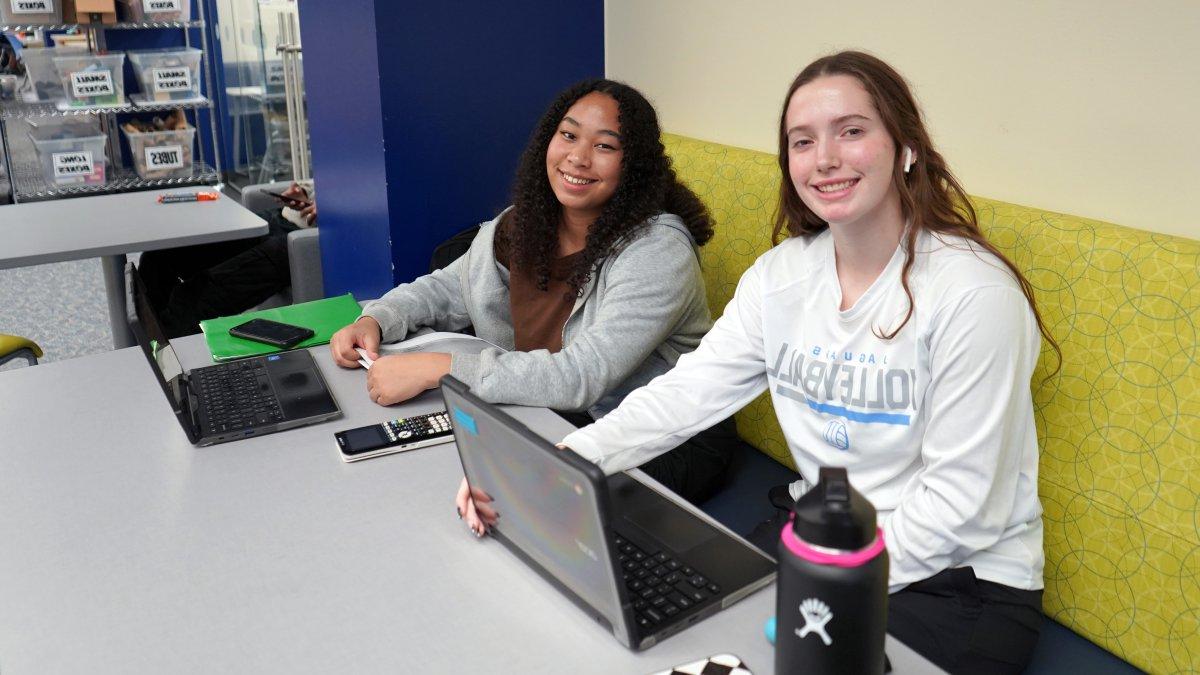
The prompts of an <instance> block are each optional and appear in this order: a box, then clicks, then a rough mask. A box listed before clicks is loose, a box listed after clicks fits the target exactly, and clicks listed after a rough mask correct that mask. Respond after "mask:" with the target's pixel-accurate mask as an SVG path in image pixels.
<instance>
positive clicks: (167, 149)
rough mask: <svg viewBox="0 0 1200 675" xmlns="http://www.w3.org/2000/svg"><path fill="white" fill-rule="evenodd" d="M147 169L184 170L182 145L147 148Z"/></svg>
mask: <svg viewBox="0 0 1200 675" xmlns="http://www.w3.org/2000/svg"><path fill="white" fill-rule="evenodd" d="M146 168H147V169H149V170H150V171H156V170H162V169H182V168H183V146H182V145H159V146H156V147H153V148H146Z"/></svg>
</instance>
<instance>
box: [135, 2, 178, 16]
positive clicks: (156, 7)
mask: <svg viewBox="0 0 1200 675" xmlns="http://www.w3.org/2000/svg"><path fill="white" fill-rule="evenodd" d="M182 10H183V8H182V7H180V2H179V0H142V11H144V12H149V13H153V12H179V11H182Z"/></svg>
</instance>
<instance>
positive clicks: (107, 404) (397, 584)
mask: <svg viewBox="0 0 1200 675" xmlns="http://www.w3.org/2000/svg"><path fill="white" fill-rule="evenodd" d="M164 208H165V207H164ZM176 346H177V348H178V349H179V351H180V355H181V357H182V359H183V361H184V363H185V364H187V365H188V366H190V367H194V366H196V365H200V364H203V363H206V362H208V359H207V353H206V352H205V350H204V343H203V340H202V339H201V338H200V337H199V336H195V337H191V338H186V339H184V340H181V341H179V343H178V344H177V345H176ZM314 355H315V356H316V358H317V362H318V364H319V365H320V367H321V370H322V372H323V373H324V375H325V377H326V378H327V380H328V382H329V384H330V387H331V388H332V390H333V392H334V396H335V397H336V398H337V400H338V402H339V404H340V405H341V407H342V409H343V411H344V412H345V417H343V418H341V419H339V420H335V421H333V422H328V423H325V424H320V425H316V426H311V427H306V428H303V429H296V430H292V431H288V432H284V433H278V434H269V435H266V436H261V437H256V438H250V439H247V440H244V441H238V442H234V443H226V444H223V445H217V446H212V447H208V448H195V447H193V446H192V445H190V444H189V443H188V441H187V439H186V437H185V436H184V434H183V432H182V430H180V428H179V426H178V424H177V423H176V421H175V418H174V416H173V415H172V413H171V410H170V408H169V406H168V405H167V402H166V399H165V398H164V397H163V395H162V392H161V390H160V389H159V387H158V385H157V383H156V382H155V381H154V378H153V376H152V374H151V372H150V369H149V367H148V366H147V364H146V363H145V360H144V358H143V357H142V354H141V353H140V351H139V350H138V349H136V348H135V349H122V350H118V351H113V352H107V353H104V354H100V355H96V356H89V357H85V358H81V359H75V360H70V361H61V362H54V363H48V364H43V365H39V366H35V367H32V368H25V369H19V370H14V371H8V372H4V373H0V401H2V402H3V403H2V405H0V673H3V675H28V674H35V673H36V674H37V675H44V674H50V673H84V672H86V673H213V672H254V673H277V672H286V673H407V672H420V673H456V672H477V673H515V672H520V673H526V672H528V673H542V672H545V673H562V672H571V673H606V674H607V673H633V674H637V673H650V672H653V671H656V670H660V669H665V668H668V667H670V666H672V665H675V664H679V663H683V662H687V661H690V660H695V659H698V658H702V657H705V656H709V655H711V654H716V653H721V652H731V653H734V654H737V655H739V656H740V657H742V658H743V659H744V660H745V661H746V663H747V664H748V665H749V666H750V668H751V669H752V670H753V671H754V672H755V673H758V675H765V674H767V673H770V672H771V670H772V659H773V654H772V649H771V647H770V645H769V644H768V643H767V641H766V640H765V639H764V638H763V634H762V628H763V622H764V621H765V620H766V619H767V618H768V617H769V616H771V615H772V614H773V613H774V601H775V596H774V592H773V587H769V588H768V589H765V590H763V591H760V592H758V593H756V594H755V595H753V596H751V597H749V598H747V599H746V600H743V601H742V602H740V603H738V604H737V605H735V606H733V607H731V608H729V609H728V610H726V611H724V612H722V613H720V614H718V615H717V616H715V617H712V618H710V619H708V620H706V621H703V622H701V623H700V624H697V625H696V626H693V627H692V628H689V629H688V630H686V631H684V632H683V633H681V634H679V635H676V636H674V637H672V638H670V639H668V640H666V641H665V642H663V643H662V644H660V645H658V646H655V647H654V648H652V649H650V650H648V651H646V652H642V653H633V652H629V651H627V650H626V649H625V648H623V647H621V646H620V645H619V644H618V643H617V642H616V640H614V639H613V638H612V636H611V635H610V634H608V633H607V632H605V631H604V630H603V629H601V627H600V626H599V625H598V624H596V623H594V622H593V621H592V620H591V619H590V618H588V617H587V616H586V615H585V614H584V613H583V612H581V611H579V610H578V609H577V608H576V607H575V606H574V605H573V604H571V602H570V601H569V600H567V599H566V598H565V597H563V596H562V595H560V594H559V593H558V592H557V591H555V590H554V589H553V588H552V587H551V586H550V585H549V584H547V583H546V582H545V581H544V580H542V579H541V578H540V577H539V576H538V575H537V574H536V573H534V572H533V571H532V570H530V569H529V568H527V567H526V566H525V565H524V564H523V563H521V562H520V561H519V560H517V559H516V558H515V557H514V556H513V555H511V554H510V553H509V552H508V551H507V550H506V549H504V548H503V546H501V545H500V544H499V543H498V542H496V541H494V540H490V539H487V538H484V539H482V540H476V539H475V538H474V537H473V536H471V535H469V534H468V533H467V530H466V528H465V527H464V526H463V525H462V523H461V521H459V520H458V519H457V518H456V517H455V515H454V504H453V494H454V491H455V489H456V488H457V486H458V482H459V480H460V478H461V475H462V474H461V468H460V465H459V462H458V457H457V454H456V453H455V451H454V448H453V446H452V445H449V444H447V445H441V446H435V447H432V448H424V449H420V450H415V451H412V452H409V453H404V454H399V455H392V456H389V457H381V458H377V459H371V460H367V461H363V462H359V463H355V464H345V463H343V462H342V461H341V459H340V458H339V455H338V452H337V450H336V448H335V445H334V440H333V436H332V434H333V432H334V431H338V430H341V429H346V428H350V427H356V426H362V425H366V424H371V423H377V422H382V421H385V420H387V419H391V418H394V417H397V416H401V415H404V414H407V413H415V412H427V411H430V410H433V409H438V408H440V407H441V405H442V404H441V398H440V396H439V395H438V394H437V393H436V392H427V393H426V394H425V395H423V396H421V397H420V398H418V399H416V400H415V401H413V402H410V403H408V404H406V405H403V406H397V407H393V408H386V409H385V408H381V407H378V406H376V405H374V404H373V403H371V402H370V400H369V399H368V398H367V394H366V391H365V385H364V382H365V373H364V371H361V370H354V371H347V370H342V369H340V368H338V367H336V366H334V365H333V363H332V361H331V359H330V357H329V355H328V351H327V348H325V347H320V348H316V349H315V350H314ZM516 410H517V414H518V416H520V417H521V418H522V419H523V420H524V421H525V422H526V423H527V424H529V425H530V426H531V427H532V428H535V429H537V430H539V431H540V432H544V433H546V434H548V435H549V436H551V437H554V438H557V437H558V436H559V435H561V432H562V431H564V430H566V429H568V428H569V427H567V426H566V423H565V422H563V421H562V420H561V419H559V418H558V417H557V416H555V415H554V414H553V413H550V412H549V411H547V410H539V409H531V408H520V409H516ZM888 653H889V655H890V656H891V659H892V663H893V664H894V665H895V667H896V672H897V673H899V674H900V675H905V674H909V673H926V672H937V671H936V669H934V668H933V667H932V666H930V665H929V664H928V663H927V662H925V661H924V659H922V658H921V657H919V656H917V655H916V654H914V653H913V652H911V651H910V650H908V649H907V648H905V647H904V646H903V645H900V644H899V643H896V642H895V641H893V640H891V639H890V638H889V646H888Z"/></svg>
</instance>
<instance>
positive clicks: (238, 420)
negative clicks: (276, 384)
mask: <svg viewBox="0 0 1200 675" xmlns="http://www.w3.org/2000/svg"><path fill="white" fill-rule="evenodd" d="M192 383H193V384H194V385H195V391H196V396H197V398H199V399H200V402H201V403H200V404H201V406H202V409H203V410H205V411H206V412H207V416H208V421H207V423H206V426H205V429H204V430H203V431H205V432H206V433H208V434H219V433H223V432H226V431H236V430H238V429H245V428H249V427H254V426H260V425H263V424H270V423H272V422H281V421H283V410H281V409H280V408H279V401H278V399H277V398H276V397H275V390H274V388H273V387H272V386H271V380H270V378H269V377H268V376H267V365H266V363H265V362H263V360H262V359H254V360H250V361H234V362H232V363H223V364H218V365H215V366H209V367H207V368H203V369H200V370H197V371H194V372H193V378H192Z"/></svg>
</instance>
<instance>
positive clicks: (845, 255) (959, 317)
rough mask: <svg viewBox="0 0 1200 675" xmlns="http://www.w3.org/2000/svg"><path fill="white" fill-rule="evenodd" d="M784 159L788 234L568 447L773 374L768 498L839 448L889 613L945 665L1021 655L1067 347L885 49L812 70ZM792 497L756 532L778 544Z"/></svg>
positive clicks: (835, 461)
mask: <svg viewBox="0 0 1200 675" xmlns="http://www.w3.org/2000/svg"><path fill="white" fill-rule="evenodd" d="M779 168H780V171H781V177H782V180H781V183H780V206H779V212H778V217H777V220H776V225H775V237H776V240H778V238H779V236H780V235H781V234H783V233H784V232H786V233H787V234H788V235H789V236H788V237H787V238H786V239H785V240H784V241H783V242H782V243H780V244H779V245H777V246H776V247H775V248H773V249H771V250H770V251H768V252H767V253H765V254H763V255H762V256H761V257H760V258H759V259H758V260H757V261H756V262H755V264H754V265H753V266H752V267H751V268H750V269H749V270H747V272H746V273H745V274H744V275H743V276H742V279H741V281H740V282H739V285H738V289H737V291H736V294H735V296H734V298H733V300H732V301H731V302H730V303H729V305H728V306H727V307H726V309H725V313H724V315H723V316H722V317H721V318H720V319H719V320H718V321H717V322H716V324H715V325H714V326H713V329H712V330H711V331H710V332H709V333H708V335H707V336H705V338H704V340H703V341H702V342H701V343H700V346H699V347H698V348H697V349H696V350H695V351H694V352H692V353H690V354H687V355H685V356H683V357H682V358H680V360H679V363H678V364H677V365H676V367H675V368H674V369H673V370H672V371H671V372H670V373H668V374H666V375H664V376H663V377H660V378H658V379H656V380H655V381H654V382H652V383H651V384H650V385H648V386H646V387H644V388H642V389H639V390H638V391H635V392H633V393H631V394H630V395H629V396H627V397H626V398H625V400H624V402H623V403H622V404H621V406H620V407H619V408H617V409H616V410H614V411H613V412H612V413H611V414H609V415H607V416H605V417H604V418H603V419H601V420H598V421H597V422H596V423H595V424H593V425H591V426H589V427H585V428H583V429H580V430H578V431H576V432H574V433H572V434H570V435H569V436H567V437H566V438H565V439H564V440H563V444H564V445H565V446H569V447H570V448H572V449H574V450H575V451H576V452H578V453H579V454H580V455H582V456H584V457H586V458H589V459H591V460H592V461H595V462H597V463H598V464H599V465H600V466H601V467H602V468H603V469H604V470H605V471H606V472H613V471H617V470H620V469H624V468H627V467H629V466H633V465H637V464H640V463H642V462H645V461H647V460H650V459H651V458H653V457H655V456H656V455H657V453H659V452H661V451H663V450H664V449H666V448H669V447H671V446H672V445H673V444H674V443H676V442H678V441H677V439H679V438H685V437H687V435H688V434H690V433H692V432H693V431H694V430H695V429H698V428H701V427H702V426H704V424H705V420H708V419H712V418H714V417H715V418H720V417H724V416H726V415H729V414H731V413H733V412H735V411H737V410H739V409H740V408H741V407H742V406H744V405H746V404H747V403H748V402H750V401H751V400H752V399H754V398H755V397H756V396H758V395H759V394H761V393H762V392H763V391H764V390H766V389H769V390H770V392H771V396H772V402H773V404H774V409H775V414H776V416H777V417H778V419H779V423H780V426H781V427H782V429H783V433H784V436H785V438H786V440H787V443H788V447H789V449H790V451H791V455H792V458H793V459H794V460H795V462H796V465H797V467H799V469H800V473H801V475H802V478H801V480H799V481H797V482H796V483H794V484H793V485H791V486H790V489H782V490H781V489H776V490H772V491H771V492H772V493H773V496H774V497H775V498H774V499H772V500H771V501H772V502H774V503H776V504H780V505H782V506H783V507H785V508H790V503H791V502H792V501H793V500H794V499H795V498H796V497H798V496H799V495H800V494H802V493H803V492H805V491H806V490H807V489H808V487H809V485H808V483H806V482H805V480H804V478H808V479H813V478H816V477H817V475H818V469H819V467H821V466H835V467H845V468H846V469H847V470H848V474H849V476H850V480H851V481H852V482H853V484H854V486H855V488H856V489H857V490H858V491H860V492H861V493H863V495H865V496H866V497H867V498H868V499H869V500H870V501H871V502H872V503H873V504H874V506H875V508H876V510H877V513H878V517H879V524H880V526H881V533H882V537H883V541H884V544H885V545H886V547H887V551H888V554H889V561H890V567H889V579H888V582H889V591H890V596H889V600H888V631H889V632H890V633H891V634H892V635H893V636H894V637H896V638H898V639H899V640H901V641H902V642H905V643H906V644H908V645H909V646H910V647H912V648H913V649H915V650H916V651H918V652H920V653H922V654H924V655H925V656H926V657H927V658H929V659H930V660H931V661H933V662H934V663H936V664H937V665H938V666H940V667H942V668H944V669H946V670H948V671H951V672H971V673H983V672H987V673H992V672H1019V671H1020V670H1021V669H1022V668H1023V667H1024V664H1025V663H1027V662H1028V660H1029V658H1030V656H1031V654H1032V651H1033V648H1034V646H1035V645H1036V644H1037V640H1038V632H1039V630H1040V627H1041V622H1042V613H1041V596H1042V586H1043V584H1042V567H1043V561H1044V557H1043V553H1042V508H1041V504H1040V502H1039V501H1038V495H1037V485H1038V480H1037V478H1038V475H1037V474H1038V444H1037V433H1036V429H1035V427H1034V418H1033V401H1032V395H1031V393H1030V387H1029V383H1030V378H1031V376H1032V374H1033V371H1034V367H1035V365H1036V364H1037V361H1038V356H1039V353H1040V349H1041V340H1040V338H1041V337H1042V336H1044V337H1046V338H1047V340H1048V341H1049V343H1050V344H1051V345H1054V346H1055V348H1056V349H1057V346H1056V345H1055V344H1054V340H1053V338H1051V336H1050V335H1049V333H1048V332H1047V331H1046V329H1045V327H1044V326H1043V324H1042V321H1041V318H1040V316H1039V314H1038V312H1037V309H1036V307H1035V304H1034V299H1033V294H1032V290H1031V288H1030V285H1029V282H1028V281H1027V280H1026V279H1025V278H1024V277H1023V276H1022V275H1021V273H1020V272H1019V271H1018V270H1017V269H1016V268H1015V267H1014V266H1013V264H1012V263H1011V262H1009V261H1008V260H1007V259H1006V258H1005V257H1004V256H1003V255H1002V254H1001V253H1000V252H999V251H997V250H996V248H995V247H994V246H992V245H991V244H990V243H988V241H987V240H986V239H985V238H984V236H983V234H982V233H981V232H980V229H979V224H978V221H977V218H976V215H975V211H974V210H973V209H972V207H971V204H970V202H969V201H968V200H967V196H966V193H965V192H964V191H963V189H962V187H961V186H960V185H959V183H958V181H957V180H956V179H955V178H954V176H953V175H952V174H951V172H950V170H949V168H948V167H947V165H946V161H945V160H944V159H943V157H942V156H941V155H940V154H939V153H938V152H937V150H935V149H934V146H933V142H932V140H931V139H930V136H929V133H928V132H927V131H926V129H925V125H924V122H923V120H922V119H921V112H920V109H919V108H918V107H917V103H916V100H915V99H914V98H913V95H912V93H911V91H910V90H909V87H908V84H907V83H906V82H905V81H904V78H903V77H901V76H900V74H899V73H897V72H896V71H895V70H894V69H892V68H891V67H890V66H888V65H887V64H886V63H884V62H883V61H881V60H879V59H878V58H875V57H873V56H870V55H868V54H864V53H861V52H842V53H839V54H834V55H831V56H827V57H824V58H821V59H818V60H817V61H815V62H814V63H812V64H811V65H809V66H808V67H806V68H805V69H804V70H803V71H801V73H800V74H799V75H798V76H797V77H796V79H795V81H794V82H793V83H792V85H791V88H790V89H789V90H788V92H787V96H786V98H785V99H784V108H783V111H782V113H781V115H780V120H779ZM782 487H783V486H781V488H782ZM780 493H782V494H780ZM766 498H767V495H764V500H763V502H762V503H763V505H764V506H765V505H766V504H767V499H766ZM767 510H769V507H767ZM785 516H786V511H781V512H780V513H779V514H778V515H777V517H776V518H774V519H772V520H773V522H771V521H768V522H769V523H770V524H769V525H768V526H767V527H762V528H760V529H759V530H757V531H756V532H757V534H760V535H761V534H765V535H766V536H765V538H760V537H758V536H755V534H752V535H751V539H752V541H755V542H756V543H758V544H759V546H760V547H762V548H764V550H767V551H771V552H774V551H775V550H776V547H777V545H778V541H779V537H780V530H781V527H782V526H783V525H784V523H785V522H786V519H785Z"/></svg>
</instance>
